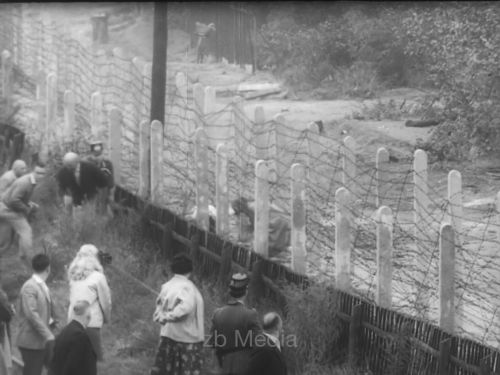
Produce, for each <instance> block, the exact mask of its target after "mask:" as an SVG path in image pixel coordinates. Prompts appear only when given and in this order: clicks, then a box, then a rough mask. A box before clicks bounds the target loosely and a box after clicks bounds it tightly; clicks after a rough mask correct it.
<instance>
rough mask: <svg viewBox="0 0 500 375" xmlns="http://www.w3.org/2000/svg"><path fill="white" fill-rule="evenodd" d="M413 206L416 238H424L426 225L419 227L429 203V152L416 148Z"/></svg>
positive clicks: (418, 239) (424, 217)
mask: <svg viewBox="0 0 500 375" xmlns="http://www.w3.org/2000/svg"><path fill="white" fill-rule="evenodd" d="M413 184H414V186H413V208H414V210H415V230H416V231H415V238H416V239H417V241H418V242H420V240H421V239H422V233H423V231H425V227H419V225H420V224H422V223H424V222H425V220H426V217H427V215H426V211H427V209H428V205H429V198H428V195H427V194H428V185H427V153H426V152H425V151H423V150H416V151H415V153H414V159H413Z"/></svg>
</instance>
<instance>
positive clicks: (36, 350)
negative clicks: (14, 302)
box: [17, 254, 55, 375]
mask: <svg viewBox="0 0 500 375" xmlns="http://www.w3.org/2000/svg"><path fill="white" fill-rule="evenodd" d="M31 263H32V268H33V271H34V273H33V276H32V277H31V278H30V279H28V280H27V281H26V282H25V283H24V285H23V286H22V288H21V293H20V307H19V320H20V322H19V332H18V335H17V346H18V347H19V351H20V352H21V356H22V358H23V362H24V368H23V375H41V373H42V368H43V367H44V366H45V367H48V364H49V361H50V357H51V356H52V349H53V347H54V339H55V338H54V334H53V333H52V330H51V327H54V326H55V320H54V319H53V313H54V308H53V301H52V298H51V296H50V292H49V288H48V287H47V284H45V281H46V280H47V278H48V276H49V274H50V260H49V257H48V256H47V255H45V254H37V255H35V256H34V257H33V260H32V262H31Z"/></svg>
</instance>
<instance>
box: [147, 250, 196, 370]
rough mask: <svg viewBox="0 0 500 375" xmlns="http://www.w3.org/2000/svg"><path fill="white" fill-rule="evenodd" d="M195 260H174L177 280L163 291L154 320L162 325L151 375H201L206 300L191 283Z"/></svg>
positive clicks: (172, 266) (175, 278) (182, 255)
mask: <svg viewBox="0 0 500 375" xmlns="http://www.w3.org/2000/svg"><path fill="white" fill-rule="evenodd" d="M192 270H193V263H192V261H191V259H190V258H189V257H188V256H187V255H184V254H180V255H177V256H175V257H174V259H173V261H172V264H171V271H172V273H174V276H173V277H172V278H171V279H170V280H169V281H168V282H166V283H165V284H163V286H162V288H161V292H160V295H159V296H158V298H157V300H156V310H155V313H154V316H153V320H154V321H155V322H157V323H160V324H161V325H162V327H161V332H160V336H161V337H160V345H159V347H158V352H157V354H156V359H155V364H154V367H153V369H152V370H151V375H159V374H161V375H201V369H202V366H203V354H202V351H203V340H204V336H205V330H204V326H203V298H202V296H201V293H200V291H199V290H198V288H196V286H195V285H194V284H193V282H192V281H191V280H189V276H190V275H191V272H192Z"/></svg>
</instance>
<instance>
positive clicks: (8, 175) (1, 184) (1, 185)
mask: <svg viewBox="0 0 500 375" xmlns="http://www.w3.org/2000/svg"><path fill="white" fill-rule="evenodd" d="M26 168H27V167H26V163H25V162H24V160H21V159H18V160H16V161H14V163H12V168H11V169H10V170H8V171H7V172H5V173H4V174H3V175H2V176H1V177H0V195H1V194H3V193H4V192H5V191H6V190H7V189H8V188H9V187H10V185H12V183H13V182H14V181H15V180H16V179H18V178H19V177H21V176H23V175H25V174H26Z"/></svg>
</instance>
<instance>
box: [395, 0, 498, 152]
mask: <svg viewBox="0 0 500 375" xmlns="http://www.w3.org/2000/svg"><path fill="white" fill-rule="evenodd" d="M498 16H500V6H499V4H497V3H479V4H478V5H476V4H473V3H451V4H446V5H442V4H441V5H440V6H431V5H428V6H420V7H410V8H409V9H407V10H406V11H405V12H403V13H402V25H403V27H402V28H399V29H398V31H399V34H398V35H399V37H400V40H401V43H402V44H404V45H405V53H406V54H407V55H408V56H409V57H410V58H415V59H416V60H418V61H419V62H421V64H422V66H423V68H424V70H425V71H426V72H427V74H428V77H429V79H431V80H432V82H433V84H434V85H435V86H436V87H438V88H439V89H440V97H441V99H442V101H443V102H444V103H445V108H444V115H445V117H446V121H445V123H444V124H442V125H440V126H439V127H437V128H436V129H435V130H434V132H433V134H432V137H431V140H430V141H429V142H428V144H425V145H423V146H424V147H426V149H427V150H429V151H430V152H431V153H432V154H433V157H434V158H435V159H436V160H445V159H458V160H462V159H467V158H469V159H474V158H476V157H478V156H480V155H481V153H491V152H498V151H500V147H499V146H498V145H499V144H498V136H499V131H500V127H499V125H500V124H499V123H498V121H497V120H496V119H497V118H498V117H497V114H498V111H499V109H498V107H499V106H500V104H498V100H494V99H497V97H496V96H498V94H497V92H496V90H495V88H496V87H495V86H496V85H497V83H498V80H497V78H496V77H497V75H498V68H497V65H498V63H497V62H498V59H499V57H500V55H499V54H500V52H499V48H500V37H499V31H500V26H499V25H498V22H496V19H497V18H498ZM394 31H395V32H396V30H395V29H394Z"/></svg>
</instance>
